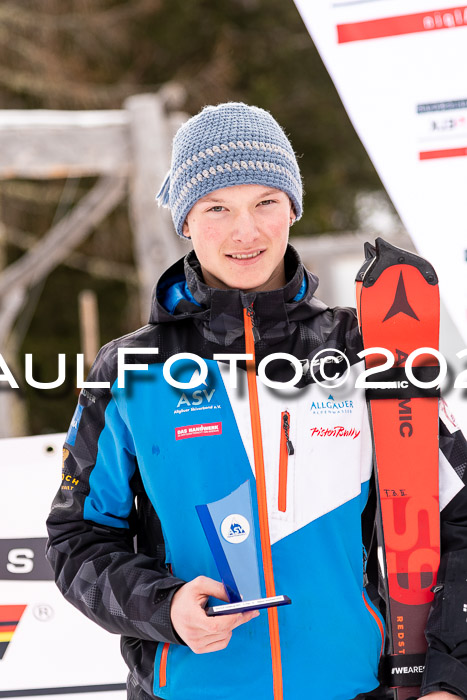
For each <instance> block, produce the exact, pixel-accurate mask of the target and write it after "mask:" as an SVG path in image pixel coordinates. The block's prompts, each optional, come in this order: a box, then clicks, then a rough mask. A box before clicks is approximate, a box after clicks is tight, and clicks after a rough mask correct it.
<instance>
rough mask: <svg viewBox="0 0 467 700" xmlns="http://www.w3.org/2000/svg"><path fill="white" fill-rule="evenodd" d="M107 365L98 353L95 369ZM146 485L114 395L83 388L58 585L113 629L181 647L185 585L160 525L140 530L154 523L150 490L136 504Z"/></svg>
mask: <svg viewBox="0 0 467 700" xmlns="http://www.w3.org/2000/svg"><path fill="white" fill-rule="evenodd" d="M101 352H102V351H101ZM99 362H100V358H99V356H98V358H97V360H96V363H95V366H96V365H97V366H99ZM92 374H93V372H92V370H91V376H90V379H91V380H93V381H96V380H95V379H94V378H93V376H92ZM97 374H99V373H97ZM139 483H140V479H139V473H138V466H137V460H136V456H135V448H134V445H133V440H132V436H131V435H130V433H129V431H128V428H127V426H126V424H125V423H124V421H123V420H122V418H121V416H120V414H119V411H118V408H117V406H116V403H115V401H114V400H113V398H112V395H111V392H110V390H108V389H95V388H93V389H92V390H90V389H83V390H82V391H81V394H80V397H79V402H78V406H77V408H76V411H75V414H74V416H73V420H72V423H71V426H70V429H69V431H68V434H67V438H66V442H65V445H64V449H63V474H62V484H61V488H60V489H59V491H58V493H57V495H56V497H55V499H54V501H53V504H52V509H51V512H50V515H49V517H48V520H47V527H48V533H49V539H48V543H47V557H48V559H49V561H50V563H51V565H52V567H53V569H54V571H55V579H56V583H57V585H58V587H59V589H60V591H61V592H62V594H63V595H64V596H65V598H66V599H67V600H68V601H69V602H70V603H72V604H73V605H74V606H75V607H76V608H78V609H79V610H81V612H83V613H84V614H85V615H86V616H87V617H89V618H90V619H91V620H94V621H95V622H97V623H98V624H99V625H100V626H101V627H104V628H105V629H106V630H108V631H109V632H113V633H117V634H123V635H128V636H130V637H137V638H140V639H146V640H152V641H162V642H170V643H180V641H181V640H180V639H179V638H178V637H177V635H176V633H175V631H174V629H173V627H172V624H171V620H170V604H171V600H172V597H173V595H174V593H175V591H176V590H177V589H178V588H179V587H180V586H181V585H183V583H184V582H183V581H181V580H180V579H177V578H175V577H173V576H171V575H170V574H169V572H168V570H167V568H166V565H165V561H164V560H165V550H164V543H163V538H162V533H161V531H160V528H159V532H157V533H154V532H153V533H148V532H144V533H143V532H138V525H137V523H138V522H143V524H145V523H146V522H147V521H148V518H146V517H145V514H144V512H143V513H142V514H141V510H143V511H147V509H148V508H152V506H150V504H149V503H148V500H147V498H146V500H144V496H145V494H144V491H143V490H142V489H141V490H140V493H141V500H140V498H139V496H138V498H137V499H136V502H135V494H137V492H138V491H139V488H138V484H139ZM138 501H140V502H138ZM153 516H155V513H154V511H153ZM155 520H156V519H155V518H154V517H153V518H151V522H154V521H155ZM156 522H157V520H156ZM142 529H145V528H140V530H142ZM138 535H142V536H143V537H144V542H143V546H142V547H138V549H140V550H141V549H142V550H143V551H140V552H135V546H134V541H135V540H136V539H137V538H138ZM151 538H152V541H151V542H150V543H149V540H150V539H151Z"/></svg>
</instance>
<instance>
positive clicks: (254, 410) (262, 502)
mask: <svg viewBox="0 0 467 700" xmlns="http://www.w3.org/2000/svg"><path fill="white" fill-rule="evenodd" d="M243 319H244V325H245V352H246V353H248V354H251V355H252V359H251V360H246V371H247V381H248V400H249V403H250V417H251V432H252V436H253V454H254V461H255V471H256V493H257V497H258V516H259V530H260V539H261V554H262V559H263V570H264V582H265V586H266V595H267V596H268V598H269V597H272V596H275V595H276V591H275V584H274V572H273V568H272V551H271V538H270V535H269V520H268V505H267V495H266V476H265V469H264V455H263V440H262V436H261V420H260V414H259V402H258V387H257V385H256V362H255V340H254V336H253V325H254V322H253V305H251V306H249V307H248V308H246V309H244V310H243ZM268 621H269V638H270V643H271V657H272V675H273V687H274V700H282V698H283V684H282V661H281V648H280V639H279V620H278V617H277V608H268Z"/></svg>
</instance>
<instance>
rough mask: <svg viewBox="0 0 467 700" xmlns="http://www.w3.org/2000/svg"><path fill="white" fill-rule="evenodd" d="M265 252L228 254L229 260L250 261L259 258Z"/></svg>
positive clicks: (254, 251) (253, 251)
mask: <svg viewBox="0 0 467 700" xmlns="http://www.w3.org/2000/svg"><path fill="white" fill-rule="evenodd" d="M261 253H264V250H252V251H251V252H247V253H228V254H227V257H228V258H233V259H234V260H250V259H251V258H257V257H258V256H259V255H261Z"/></svg>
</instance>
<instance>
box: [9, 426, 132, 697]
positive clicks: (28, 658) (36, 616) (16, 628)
mask: <svg viewBox="0 0 467 700" xmlns="http://www.w3.org/2000/svg"><path fill="white" fill-rule="evenodd" d="M64 439H65V435H61V434H60V435H44V436H42V435H41V436H38V437H27V438H15V439H9V440H0V513H1V529H0V698H11V697H15V698H18V697H22V696H26V695H27V696H29V697H30V696H41V697H46V698H47V697H49V696H50V697H51V698H52V696H53V698H54V700H57V698H59V697H61V695H62V694H63V697H66V698H68V700H70V698H77V697H81V695H82V697H83V699H85V700H98V699H99V700H102V699H103V698H105V700H124V698H126V692H125V690H124V688H125V681H126V675H127V670H128V669H127V668H126V666H125V663H124V662H123V659H122V658H121V656H120V650H119V637H117V636H116V635H111V634H108V633H107V632H105V631H104V630H102V629H101V628H100V627H98V626H97V625H96V624H94V623H93V622H91V621H90V620H88V619H87V618H86V617H84V615H82V614H81V613H79V612H78V611H77V610H76V609H75V608H73V607H72V606H71V605H70V604H69V603H67V602H66V601H65V599H64V598H62V596H61V594H60V592H59V591H58V588H57V587H56V586H55V583H54V581H53V572H52V569H51V568H50V565H49V564H48V562H47V561H46V560H45V556H44V548H45V542H46V537H47V531H46V527H45V520H46V518H47V515H48V512H49V510H50V505H51V502H52V499H53V497H54V495H55V493H56V491H57V490H58V487H59V485H60V478H61V465H62V444H63V441H64ZM60 690H62V693H60ZM104 691H105V692H104Z"/></svg>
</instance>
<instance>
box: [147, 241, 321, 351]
mask: <svg viewBox="0 0 467 700" xmlns="http://www.w3.org/2000/svg"><path fill="white" fill-rule="evenodd" d="M182 263H183V271H184V275H182ZM285 272H286V278H287V280H288V281H287V283H286V285H285V286H284V287H281V288H279V289H274V290H271V291H269V292H244V291H242V290H240V289H226V290H224V289H217V288H214V287H209V286H208V285H207V284H205V282H204V280H203V278H202V274H201V266H200V263H199V261H198V259H197V257H196V255H195V253H194V251H191V252H190V253H188V255H186V256H185V258H184V260H183V261H181V260H180V261H178V263H175V265H173V266H172V267H171V268H169V270H167V272H166V273H165V274H164V275H163V276H162V278H161V280H160V282H159V284H158V286H157V288H156V294H155V298H154V299H153V307H152V313H151V319H150V322H151V323H161V322H162V323H163V322H166V321H169V320H171V321H172V322H173V321H174V320H177V319H180V320H181V319H186V318H187V317H191V318H192V319H193V321H194V322H195V323H196V325H197V326H198V328H199V330H200V331H201V332H202V334H203V335H204V336H205V337H206V339H207V340H210V341H213V342H215V343H219V344H221V345H226V346H229V345H232V344H233V343H235V341H236V340H237V339H240V338H242V342H243V335H244V325H243V318H244V312H243V310H244V309H245V308H247V307H249V306H251V305H253V312H254V319H255V334H256V340H257V341H268V342H269V343H271V342H272V343H274V342H275V341H277V342H278V341H280V340H282V339H283V338H284V336H285V335H287V334H290V333H292V332H293V330H294V329H295V327H296V324H297V322H298V321H299V320H301V319H304V318H310V316H314V315H316V314H317V313H321V312H322V311H323V310H325V309H326V308H327V306H326V305H325V304H323V303H322V302H320V301H319V300H317V299H315V298H314V296H313V294H314V292H315V291H316V289H317V287H318V279H317V277H316V276H315V275H313V274H312V273H310V272H308V270H306V269H305V268H304V267H303V264H302V262H301V260H300V257H299V255H298V253H297V251H296V250H295V249H294V248H293V247H292V246H291V245H288V246H287V250H286V253H285ZM183 276H184V278H185V282H184V281H183ZM171 280H176V282H174V283H176V284H178V285H179V287H180V301H179V302H178V303H177V305H176V306H175V308H174V309H172V313H168V311H167V308H164V301H163V298H164V292H165V291H166V290H167V289H169V288H170V284H171Z"/></svg>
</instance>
